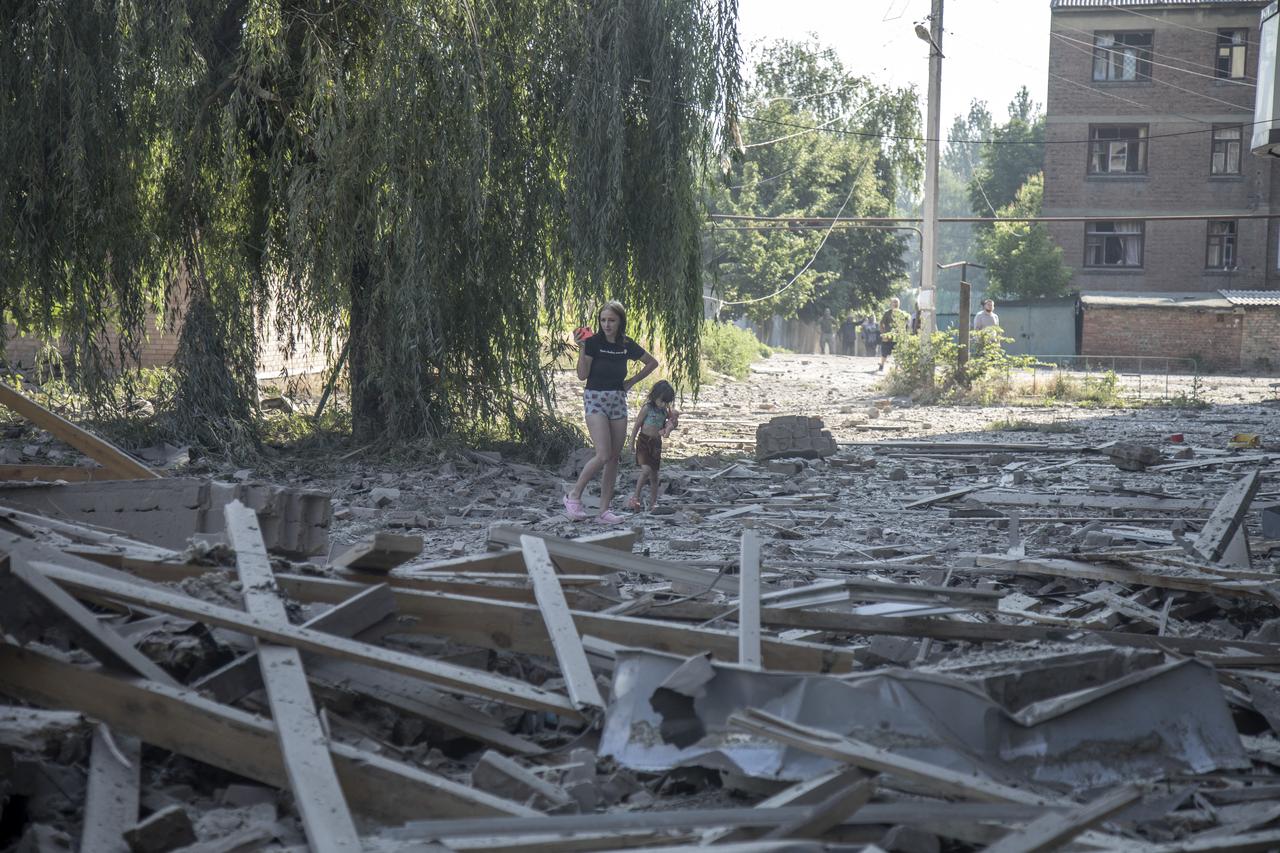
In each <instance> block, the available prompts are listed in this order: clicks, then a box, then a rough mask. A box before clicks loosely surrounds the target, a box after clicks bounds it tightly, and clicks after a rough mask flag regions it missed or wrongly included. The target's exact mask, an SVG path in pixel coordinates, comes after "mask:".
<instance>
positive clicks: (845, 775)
mask: <svg viewBox="0 0 1280 853" xmlns="http://www.w3.org/2000/svg"><path fill="white" fill-rule="evenodd" d="M865 778H867V774H865V773H863V772H862V771H861V770H859V769H858V768H856V767H847V766H840V767H837V768H835V769H834V770H828V771H827V772H826V773H823V774H820V775H818V776H814V777H813V778H811V779H806V780H804V781H803V782H797V783H795V784H794V785H791V786H789V787H786V788H783V789H782V790H781V791H779V792H778V793H776V794H774V795H773V796H772V797H767V798H765V799H763V800H761V801H760V802H758V803H756V804H755V806H754V807H753V808H756V809H760V810H761V811H764V810H776V809H779V808H782V807H784V806H809V805H819V804H821V803H824V802H826V801H827V800H829V799H830V798H831V797H832V796H835V795H836V794H838V793H839V792H841V791H844V790H846V789H848V787H849V786H850V785H853V784H855V783H857V782H860V781H862V780H863V779H865ZM754 837H755V834H754V833H753V832H752V831H751V830H750V829H748V828H744V827H736V828H731V827H725V828H724V829H717V830H714V831H712V832H709V833H706V834H704V835H703V838H702V843H703V844H704V845H707V846H711V845H714V844H719V843H722V842H726V841H746V840H748V839H751V838H754Z"/></svg>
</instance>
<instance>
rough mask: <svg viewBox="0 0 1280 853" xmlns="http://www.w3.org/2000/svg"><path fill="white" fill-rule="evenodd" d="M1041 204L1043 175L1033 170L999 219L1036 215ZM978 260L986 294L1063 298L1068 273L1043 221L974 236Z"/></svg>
mask: <svg viewBox="0 0 1280 853" xmlns="http://www.w3.org/2000/svg"><path fill="white" fill-rule="evenodd" d="M1043 201H1044V173H1043V172H1037V173H1036V174H1034V175H1032V176H1031V177H1030V178H1028V179H1027V182H1026V183H1025V184H1023V185H1022V187H1021V188H1020V189H1019V190H1018V195H1017V198H1015V199H1014V201H1013V203H1012V204H1009V205H1007V206H1005V207H1002V208H1000V210H999V211H998V213H999V215H1000V216H1002V217H1010V218H1013V217H1027V216H1039V215H1040V209H1041V206H1042V204H1043ZM978 257H979V258H980V259H981V261H982V263H984V264H985V265H986V267H987V277H988V279H989V284H988V287H987V295H988V296H997V297H999V296H1003V297H1011V298H1016V299H1043V298H1046V297H1053V296H1063V295H1065V294H1066V292H1067V286H1068V285H1069V284H1070V283H1071V270H1069V269H1068V268H1067V267H1066V265H1065V264H1063V262H1062V249H1061V248H1060V247H1059V246H1057V245H1055V244H1054V242H1053V240H1052V239H1051V238H1050V236H1049V229H1048V228H1046V227H1045V225H1044V223H1041V222H1034V223H1033V222H997V223H995V224H994V225H993V226H992V227H991V228H989V229H984V230H983V231H982V232H981V233H980V234H979V236H978Z"/></svg>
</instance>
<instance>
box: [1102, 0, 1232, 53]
mask: <svg viewBox="0 0 1280 853" xmlns="http://www.w3.org/2000/svg"><path fill="white" fill-rule="evenodd" d="M1107 8H1108V9H1110V10H1111V11H1113V12H1124V13H1125V14H1126V15H1136V16H1137V17H1139V18H1147V19H1149V20H1152V21H1156V22H1157V23H1161V24H1168V25H1169V26H1171V27H1177V28H1178V29H1182V30H1190V31H1191V32H1193V33H1205V34H1206V35H1211V36H1216V35H1218V33H1217V31H1215V30H1205V29H1201V28H1200V27H1193V26H1191V25H1190V24H1179V23H1178V22H1177V21H1166V20H1165V19H1164V18H1157V17H1156V16H1155V15H1144V14H1142V13H1141V12H1137V11H1135V10H1133V9H1126V8H1124V7H1123V6H1117V5H1116V0H1110V2H1108V3H1107ZM1223 29H1241V30H1245V31H1246V32H1248V28H1247V27H1230V28H1228V27H1224V28H1223ZM1248 38H1249V37H1248V36H1245V43H1246V44H1248V45H1250V46H1251V47H1257V46H1258V43H1257V42H1256V41H1249V40H1248Z"/></svg>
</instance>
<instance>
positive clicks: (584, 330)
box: [573, 326, 595, 341]
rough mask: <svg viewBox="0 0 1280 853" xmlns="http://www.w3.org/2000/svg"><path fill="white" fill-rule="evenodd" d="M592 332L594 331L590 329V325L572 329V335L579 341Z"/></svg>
mask: <svg viewBox="0 0 1280 853" xmlns="http://www.w3.org/2000/svg"><path fill="white" fill-rule="evenodd" d="M594 334H595V332H594V331H593V330H592V328H591V327H590V326H583V327H581V328H579V329H575V330H574V332H573V337H574V338H575V339H577V340H579V341H585V340H586V339H587V338H589V337H591V336H592V335H594Z"/></svg>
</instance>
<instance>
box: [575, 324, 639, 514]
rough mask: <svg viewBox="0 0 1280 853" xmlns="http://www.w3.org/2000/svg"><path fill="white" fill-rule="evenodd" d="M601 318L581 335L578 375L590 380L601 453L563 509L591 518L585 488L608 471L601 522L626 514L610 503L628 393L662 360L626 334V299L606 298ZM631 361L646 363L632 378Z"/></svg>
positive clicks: (591, 422) (587, 406)
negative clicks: (591, 332) (584, 505)
mask: <svg viewBox="0 0 1280 853" xmlns="http://www.w3.org/2000/svg"><path fill="white" fill-rule="evenodd" d="M597 319H598V321H599V325H598V326H597V330H596V333H595V334H594V335H584V334H579V335H577V338H578V346H579V351H578V378H579V379H582V380H585V381H586V383H587V390H586V392H585V393H584V394H583V397H582V406H583V411H584V415H585V417H586V421H587V432H589V433H590V434H591V443H592V444H593V445H594V446H595V451H596V455H595V456H594V457H592V458H591V459H590V460H588V462H587V464H586V465H584V466H583V468H582V473H581V474H580V475H579V476H578V482H576V483H574V484H573V488H572V489H571V490H570V491H569V493H568V494H567V495H565V496H564V511H565V514H566V515H567V516H569V517H570V518H572V519H575V520H579V519H583V518H586V517H587V513H586V511H585V510H584V509H583V508H582V490H583V489H585V488H586V487H587V484H588V483H590V482H591V481H592V480H593V479H595V476H596V474H599V473H600V472H601V471H602V470H603V471H604V477H603V478H602V479H601V481H600V514H599V515H597V516H596V521H598V522H599V523H601V524H617V523H619V522H620V521H622V517H621V516H620V515H617V514H616V513H614V512H613V511H612V510H611V509H609V504H610V503H612V502H613V489H614V486H615V485H616V484H617V480H618V457H619V456H620V455H621V454H622V442H623V441H624V440H625V439H626V437H627V392H628V391H630V390H631V386H632V385H635V384H636V383H637V382H639V381H640V380H641V379H643V378H644V377H646V376H648V375H649V374H650V373H652V372H653V371H654V370H655V369H656V368H657V366H658V360H657V359H656V358H654V357H653V356H651V355H649V353H647V352H645V350H644V347H642V346H640V345H639V344H638V343H636V342H635V341H633V340H631V338H628V337H627V312H626V310H625V309H624V308H623V307H622V303H621V302H606V303H605V304H604V305H602V306H601V307H600V313H599V315H597ZM579 331H580V332H582V331H583V330H579ZM586 331H589V330H586ZM629 361H639V362H642V363H643V364H644V367H643V368H642V369H641V370H640V372H639V373H637V374H636V375H635V376H632V377H631V378H627V368H628V367H629V365H628V362H629Z"/></svg>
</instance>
